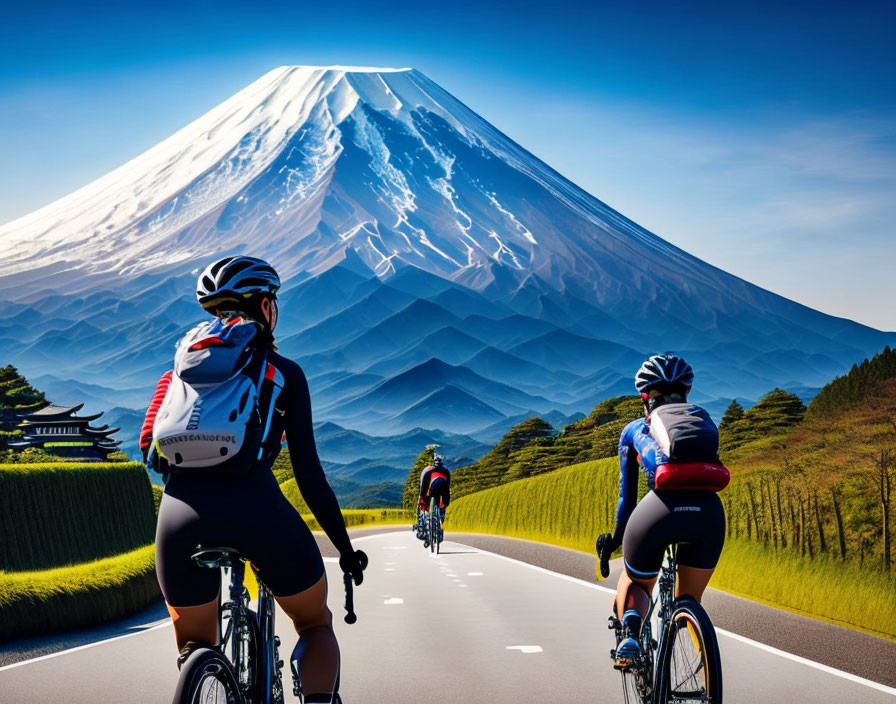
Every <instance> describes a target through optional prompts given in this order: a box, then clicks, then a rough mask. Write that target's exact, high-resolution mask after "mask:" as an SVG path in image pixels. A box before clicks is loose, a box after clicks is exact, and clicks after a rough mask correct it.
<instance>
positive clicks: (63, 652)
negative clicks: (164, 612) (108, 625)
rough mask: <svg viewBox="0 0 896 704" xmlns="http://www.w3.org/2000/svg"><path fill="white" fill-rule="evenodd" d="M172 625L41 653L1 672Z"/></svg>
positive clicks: (165, 622)
mask: <svg viewBox="0 0 896 704" xmlns="http://www.w3.org/2000/svg"><path fill="white" fill-rule="evenodd" d="M170 625H171V621H170V620H166V621H164V622H162V623H157V624H156V625H154V626H149V627H147V628H142V629H140V630H139V631H134V632H133V633H124V634H122V635H120V636H113V637H112V638H104V639H103V640H97V641H94V642H93V643H85V644H84V645H78V646H75V647H74V648H66V649H65V650H60V651H58V652H56V653H50V654H49V655H41V656H40V657H37V658H31V659H30V660H22V661H21V662H14V663H12V664H11V665H4V666H3V667H0V672H3V671H4V670H11V669H13V668H14V667H21V666H22V665H30V664H31V663H33V662H40V661H41V660H49V659H50V658H56V657H59V656H60V655H68V654H69V653H74V652H76V651H78V650H87V649H88V648H93V647H95V646H97V645H105V644H106V643H111V642H112V641H114V640H122V639H123V638H131V637H133V636H139V635H142V634H144V633H146V632H147V631H155V630H157V629H159V628H167V627H168V626H170Z"/></svg>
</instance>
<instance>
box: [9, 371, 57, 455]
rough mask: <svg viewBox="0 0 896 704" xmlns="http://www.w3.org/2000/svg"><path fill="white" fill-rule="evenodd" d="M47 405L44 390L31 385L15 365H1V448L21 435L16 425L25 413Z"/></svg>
mask: <svg viewBox="0 0 896 704" xmlns="http://www.w3.org/2000/svg"><path fill="white" fill-rule="evenodd" d="M46 405H47V399H46V398H44V394H43V392H41V391H38V390H37V389H35V388H34V387H33V386H31V384H29V383H28V380H27V379H26V378H25V377H23V376H22V375H21V374H19V371H18V370H17V369H16V368H15V367H14V366H12V365H11V364H8V365H7V366H5V367H0V449H3V448H5V447H6V442H7V441H8V440H9V439H10V438H14V437H17V436H19V435H21V431H19V430H17V429H16V426H17V425H18V424H19V422H20V420H21V416H22V415H23V414H25V413H31V412H33V411H36V410H39V409H41V408H43V407H44V406H46Z"/></svg>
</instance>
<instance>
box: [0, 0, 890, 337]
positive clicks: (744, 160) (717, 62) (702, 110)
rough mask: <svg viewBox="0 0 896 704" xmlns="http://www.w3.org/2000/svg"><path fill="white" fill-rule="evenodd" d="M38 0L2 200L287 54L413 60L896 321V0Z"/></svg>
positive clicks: (646, 212) (556, 163) (130, 148)
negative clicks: (135, 1) (140, 2)
mask: <svg viewBox="0 0 896 704" xmlns="http://www.w3.org/2000/svg"><path fill="white" fill-rule="evenodd" d="M124 5H125V4H124V3H116V4H112V3H96V2H86V3H85V2H79V3H77V4H75V3H71V4H66V5H63V4H60V5H58V6H56V5H53V4H44V5H41V6H37V7H33V8H24V7H19V8H13V9H8V10H5V17H4V23H3V25H2V26H0V155H2V162H0V163H2V168H0V222H7V221H9V220H12V219H14V218H16V217H18V216H20V215H23V214H25V213H27V212H29V211H31V210H33V209H35V208H38V207H40V206H41V205H44V204H46V203H48V202H50V201H52V200H54V199H56V198H58V197H61V196H63V195H66V194H67V193H69V192H71V191H73V190H75V189H76V188H78V187H80V186H82V185H84V184H85V183H87V182H89V181H90V180H92V179H94V178H97V177H99V176H101V175H103V174H104V173H106V172H108V171H109V170H111V169H112V168H114V167H116V166H118V165H120V164H121V163H123V162H124V161H126V160H128V159H129V158H131V157H133V156H136V155H137V154H139V153H140V152H142V151H144V150H145V149H147V148H149V147H151V146H153V145H154V144H156V143H157V142H159V141H160V140H162V139H163V138H165V137H166V136H168V135H170V134H171V133H173V132H174V131H176V130H177V129H179V128H180V127H182V126H183V125H185V124H186V123H187V122H189V121H191V120H193V119H195V118H196V117H198V116H199V115H201V114H202V113H204V112H206V111H207V110H208V109H210V108H211V107H213V106H214V105H216V104H217V103H219V102H221V101H222V100H224V99H226V98H227V97H229V96H230V95H232V94H233V93H235V92H236V91H238V90H239V89H240V88H242V87H244V86H245V85H247V84H248V83H250V82H252V81H253V80H255V79H256V78H258V77H259V76H260V75H261V74H262V73H264V72H266V71H267V70H269V69H271V68H273V67H275V66H279V65H283V64H334V63H338V64H354V65H375V66H391V67H397V66H413V67H415V68H418V69H420V70H421V71H423V72H424V73H426V74H427V75H428V76H429V77H430V78H432V79H433V80H435V81H437V82H438V83H440V84H441V85H442V86H443V87H445V88H446V89H447V90H448V91H450V92H451V93H453V94H454V95H455V96H457V97H458V98H460V99H461V100H462V101H464V102H465V103H467V104H468V105H469V106H470V107H472V108H473V109H474V110H476V111H477V112H479V113H480V114H481V115H483V116H484V117H485V118H486V119H488V120H489V121H491V122H492V123H493V124H495V125H496V126H497V127H498V128H500V129H502V130H503V131H504V132H506V133H507V134H508V135H510V136H511V137H513V138H514V139H516V140H517V141H518V142H520V143H521V144H522V145H523V146H524V147H526V148H527V149H529V150H530V151H531V152H533V153H534V154H536V155H537V156H539V157H541V158H542V159H544V160H545V161H546V162H547V163H549V164H550V165H551V166H553V167H554V168H556V169H557V170H558V171H560V172H561V173H563V174H564V175H566V176H567V177H569V178H571V179H572V180H573V181H575V182H576V183H578V184H579V185H580V186H582V187H583V188H585V189H586V190H588V191H590V192H591V193H593V194H594V195H596V196H597V197H599V198H601V199H602V200H604V201H605V202H607V203H608V204H610V205H611V206H613V207H614V208H616V209H618V210H620V211H621V212H622V213H624V214H625V215H627V216H629V217H631V218H632V219H634V220H635V221H637V222H639V223H640V224H642V225H643V226H645V227H647V228H648V229H650V230H652V231H653V232H656V233H657V234H658V235H660V236H662V237H664V238H666V239H668V240H670V241H671V242H673V243H675V244H677V245H679V246H681V247H683V248H685V249H687V250H688V251H690V252H692V253H694V254H695V255H697V256H699V257H701V258H703V259H705V260H707V261H709V262H710V263H712V264H715V265H716V266H719V267H721V268H723V269H726V270H728V271H730V272H732V273H734V274H737V275H739V276H742V277H744V278H746V279H748V280H750V281H753V282H754V283H757V284H759V285H761V286H764V287H766V288H769V289H771V290H773V291H776V292H778V293H781V294H782V295H785V296H788V297H790V298H794V299H795V300H798V301H800V302H802V303H806V304H808V305H811V306H813V307H816V308H819V309H821V310H824V311H825V312H828V313H831V314H834V315H841V316H844V317H849V318H853V319H855V320H858V321H860V322H864V323H867V324H870V325H874V326H875V327H879V328H884V329H889V330H896V293H894V284H893V282H892V278H893V272H894V271H896V265H894V260H896V226H894V223H896V72H894V70H893V67H894V66H896V4H894V3H892V2H861V3H855V4H850V3H847V2H842V3H824V2H792V3H781V2H776V3H766V2H761V1H758V0H757V1H756V2H751V3H725V2H717V1H716V2H688V3H677V4H675V7H674V9H670V8H672V4H671V3H668V2H637V1H635V0H627V1H624V2H591V3H574V2H562V1H561V0H557V1H555V2H525V1H522V2H514V3H483V2H473V1H472V0H463V1H462V2H454V3H448V2H443V3H438V4H428V3H424V2H416V3H406V2H388V3H386V2H376V1H373V0H369V1H368V2H354V1H353V0H348V1H345V2H341V3H339V4H338V6H332V5H325V4H323V3H319V2H316V3H305V2H295V1H293V2H264V1H261V2H257V3H235V2H228V1H226V0H218V1H216V2H212V1H207V2H189V1H187V2H178V3H174V2H167V1H163V2H157V3H153V4H152V5H151V6H150V5H149V4H148V3H147V4H146V6H145V7H136V6H132V7H124Z"/></svg>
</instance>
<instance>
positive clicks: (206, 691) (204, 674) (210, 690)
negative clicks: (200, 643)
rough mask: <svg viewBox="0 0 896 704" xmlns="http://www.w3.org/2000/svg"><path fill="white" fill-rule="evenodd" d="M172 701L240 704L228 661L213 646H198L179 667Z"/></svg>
mask: <svg viewBox="0 0 896 704" xmlns="http://www.w3.org/2000/svg"><path fill="white" fill-rule="evenodd" d="M174 702H175V704H243V697H242V694H241V693H240V687H239V684H238V683H237V681H236V676H235V675H234V673H233V668H232V667H231V665H230V662H229V661H228V660H227V658H225V657H224V656H223V655H221V653H219V652H218V651H217V650H212V649H211V648H198V649H197V650H195V651H194V652H193V653H192V654H191V655H190V657H189V658H187V661H186V662H185V663H184V666H183V668H181V671H180V679H179V680H178V682H177V689H176V690H175V692H174Z"/></svg>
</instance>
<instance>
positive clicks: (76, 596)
mask: <svg viewBox="0 0 896 704" xmlns="http://www.w3.org/2000/svg"><path fill="white" fill-rule="evenodd" d="M159 598H160V593H159V586H158V583H157V582H156V573H155V548H154V546H153V545H146V546H144V547H140V548H137V549H136V550H132V551H130V552H126V553H124V554H122V555H116V556H114V557H107V558H104V559H101V560H94V561H92V562H83V563H80V564H77V565H72V566H69V567H57V568H54V569H47V570H36V571H31V572H0V640H6V639H9V638H13V637H15V638H25V637H28V636H31V635H38V634H40V633H48V632H52V631H59V630H65V629H72V628H83V627H85V626H93V625H96V624H98V623H104V622H107V621H112V620H114V619H116V618H122V617H124V616H127V615H128V614H132V613H134V612H135V611H138V610H140V609H142V608H144V607H146V606H148V605H149V604H151V603H152V602H153V601H155V600H157V599H159Z"/></svg>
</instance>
